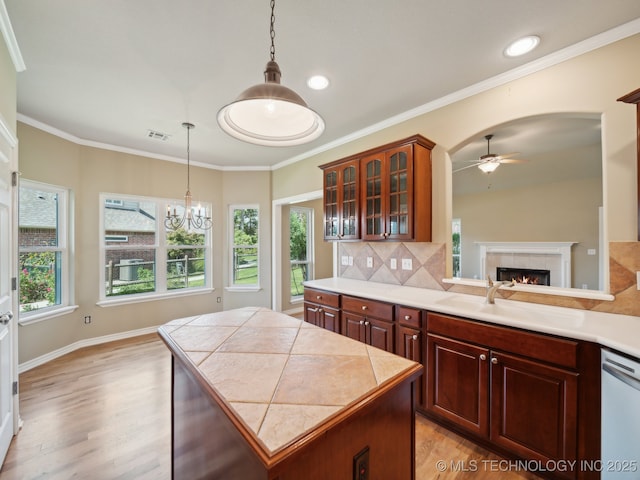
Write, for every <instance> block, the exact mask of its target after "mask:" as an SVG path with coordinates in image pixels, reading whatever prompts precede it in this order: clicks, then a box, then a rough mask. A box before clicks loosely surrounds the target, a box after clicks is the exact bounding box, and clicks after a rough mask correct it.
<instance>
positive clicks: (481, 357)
mask: <svg viewBox="0 0 640 480" xmlns="http://www.w3.org/2000/svg"><path fill="white" fill-rule="evenodd" d="M486 359H487V356H486V355H485V354H484V353H481V354H480V360H482V361H484V360H486Z"/></svg>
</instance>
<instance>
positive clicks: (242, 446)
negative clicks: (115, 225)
mask: <svg viewBox="0 0 640 480" xmlns="http://www.w3.org/2000/svg"><path fill="white" fill-rule="evenodd" d="M158 333H159V335H160V336H161V338H162V339H163V341H164V342H165V343H166V345H167V346H168V348H169V349H170V351H171V353H172V362H173V381H172V396H173V397H172V468H173V478H176V479H177V478H190V479H191V478H214V479H215V478H243V479H247V480H252V479H265V480H266V479H278V480H287V479H299V478H306V479H326V478H331V479H336V480H338V479H345V480H350V479H352V478H353V475H354V473H353V471H354V468H358V466H357V465H356V463H355V457H356V456H357V455H358V454H359V453H360V452H362V451H365V450H366V451H367V455H368V457H367V455H365V456H362V457H358V459H360V461H361V463H360V464H358V465H360V466H361V467H367V468H369V467H370V471H371V473H369V476H368V477H367V478H370V479H371V480H374V479H376V478H379V479H386V478H398V479H412V478H413V477H414V442H415V440H414V428H415V427H414V420H415V419H414V405H413V397H414V395H413V382H414V380H416V379H417V378H418V377H419V376H420V374H421V372H422V366H421V365H420V364H418V363H416V362H412V361H410V360H406V359H404V358H402V357H399V356H396V355H393V354H390V353H388V352H384V351H382V350H378V349H376V348H373V347H370V346H368V345H365V344H363V343H360V342H357V341H354V340H351V339H349V338H346V337H343V336H341V335H338V334H335V333H332V332H328V331H326V330H324V329H321V328H318V327H315V326H313V325H310V324H308V323H305V322H303V321H301V320H298V319H295V318H293V317H290V316H288V315H285V314H281V313H277V312H273V311H271V310H268V309H264V308H257V307H248V308H241V309H237V310H230V311H225V312H219V313H212V314H206V315H199V316H195V317H189V318H182V319H178V320H174V321H171V322H169V323H167V324H165V325H163V326H162V327H160V328H159V330H158ZM365 457H367V458H366V459H365V460H366V461H365V460H362V459H364V458H365ZM362 462H365V463H364V464H362Z"/></svg>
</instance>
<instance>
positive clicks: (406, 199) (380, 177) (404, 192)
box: [360, 135, 434, 242]
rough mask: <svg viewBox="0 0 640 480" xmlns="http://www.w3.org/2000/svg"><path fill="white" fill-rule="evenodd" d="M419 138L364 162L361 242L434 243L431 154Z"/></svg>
mask: <svg viewBox="0 0 640 480" xmlns="http://www.w3.org/2000/svg"><path fill="white" fill-rule="evenodd" d="M433 147H434V144H433V142H431V141H429V140H427V139H426V138H424V137H421V136H419V135H416V136H414V137H411V138H408V139H405V140H403V141H401V142H397V143H396V144H389V145H386V146H385V147H382V148H381V149H380V150H379V151H375V152H370V153H367V155H366V156H363V157H362V158H361V159H360V168H361V184H360V188H361V192H362V193H361V195H362V201H361V205H362V214H361V229H362V234H361V238H362V240H365V241H375V240H400V241H419V242H429V241H431V150H432V149H433Z"/></svg>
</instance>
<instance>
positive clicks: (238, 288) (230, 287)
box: [226, 203, 262, 292]
mask: <svg viewBox="0 0 640 480" xmlns="http://www.w3.org/2000/svg"><path fill="white" fill-rule="evenodd" d="M236 210H255V211H256V219H257V221H258V227H257V229H256V236H257V241H256V243H255V245H236V243H235V221H234V217H235V215H234V213H235V211H236ZM260 223H261V221H260V205H258V204H257V203H251V204H244V203H243V204H231V205H229V223H228V225H229V255H228V262H229V277H228V282H227V287H226V290H227V291H230V292H257V291H259V290H262V286H261V281H260V279H261V277H262V275H261V270H262V269H261V266H260V263H261V262H260V259H261V254H260V250H261V248H260V242H261V236H260ZM236 248H255V249H256V267H257V269H256V283H249V284H241V283H234V272H233V270H234V252H235V249H236Z"/></svg>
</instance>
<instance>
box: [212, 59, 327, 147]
mask: <svg viewBox="0 0 640 480" xmlns="http://www.w3.org/2000/svg"><path fill="white" fill-rule="evenodd" d="M280 77H281V73H280V67H279V66H278V64H277V63H276V62H275V61H274V60H271V61H269V62H268V63H267V67H266V69H265V72H264V79H265V83H262V84H259V85H254V86H252V87H249V88H247V89H246V90H245V91H244V92H242V93H241V94H240V95H239V96H238V98H237V99H236V100H235V101H234V102H232V103H230V104H228V105H226V106H225V107H223V108H222V109H220V111H219V112H218V123H219V125H220V127H221V128H222V129H223V130H224V131H225V132H227V133H228V134H229V135H231V136H232V137H235V138H237V139H239V140H243V141H245V142H249V143H254V144H257V145H266V146H274V147H284V146H291V145H301V144H303V143H307V142H310V141H312V140H315V139H316V138H318V137H319V136H320V135H321V134H322V132H323V131H324V121H323V120H322V117H320V115H318V114H317V113H316V112H314V111H313V110H311V109H310V108H309V107H308V106H307V104H306V103H305V101H304V100H303V99H302V97H300V95H298V94H297V93H296V92H294V91H293V90H291V89H290V88H287V87H285V86H284V85H281V84H280Z"/></svg>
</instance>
